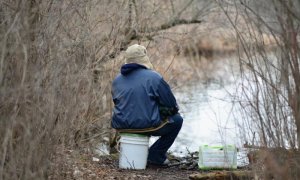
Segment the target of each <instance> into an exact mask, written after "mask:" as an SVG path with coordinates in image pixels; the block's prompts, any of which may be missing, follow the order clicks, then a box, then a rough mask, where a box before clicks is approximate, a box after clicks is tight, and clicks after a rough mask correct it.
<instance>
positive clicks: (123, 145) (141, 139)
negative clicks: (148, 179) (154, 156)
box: [119, 133, 149, 169]
mask: <svg viewBox="0 0 300 180" xmlns="http://www.w3.org/2000/svg"><path fill="white" fill-rule="evenodd" d="M148 148H149V137H148V136H145V135H140V134H127V133H126V134H125V133H122V134H121V139H120V157H119V167H120V168H122V169H145V168H146V165H147V157H148Z"/></svg>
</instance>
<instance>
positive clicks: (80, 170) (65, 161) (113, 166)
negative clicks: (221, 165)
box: [49, 149, 199, 180]
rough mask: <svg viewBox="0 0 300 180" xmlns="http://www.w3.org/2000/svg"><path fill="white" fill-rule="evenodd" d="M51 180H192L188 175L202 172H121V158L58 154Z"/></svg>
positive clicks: (70, 152) (153, 169) (72, 152)
mask: <svg viewBox="0 0 300 180" xmlns="http://www.w3.org/2000/svg"><path fill="white" fill-rule="evenodd" d="M52 159H53V163H52V165H51V173H50V174H49V179H76V180H77V179H78V180H85V179H92V180H94V179H101V180H102V179H104V180H106V179H107V180H110V179H116V180H136V179H143V180H153V179H163V180H174V179H189V175H191V174H194V173H197V172H199V170H196V169H193V170H184V169H181V168H179V166H174V167H169V168H158V167H147V168H146V170H127V169H119V168H118V157H116V156H101V157H95V156H93V154H92V153H90V152H83V151H82V152H80V151H76V150H66V149H65V150H58V151H57V154H56V155H55V156H54V157H53V158H52Z"/></svg>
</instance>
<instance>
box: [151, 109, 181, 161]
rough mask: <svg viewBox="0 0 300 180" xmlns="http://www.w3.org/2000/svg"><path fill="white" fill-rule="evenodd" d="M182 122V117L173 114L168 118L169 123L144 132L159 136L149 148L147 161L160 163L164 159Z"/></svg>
mask: <svg viewBox="0 0 300 180" xmlns="http://www.w3.org/2000/svg"><path fill="white" fill-rule="evenodd" d="M182 122H183V119H182V117H181V116H180V114H175V115H174V116H171V117H170V118H169V123H168V124H166V125H165V126H163V127H162V128H160V129H159V130H156V131H153V132H149V133H146V135H151V136H160V138H159V139H158V140H157V141H156V142H155V143H154V144H153V145H152V146H151V147H150V149H149V155H148V161H150V162H151V163H155V164H162V163H163V162H164V161H165V160H166V158H167V156H166V153H167V151H168V149H169V148H170V147H171V146H172V144H173V142H174V141H175V138H176V137H177V135H178V133H179V131H180V129H181V126H182Z"/></svg>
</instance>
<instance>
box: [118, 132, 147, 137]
mask: <svg viewBox="0 0 300 180" xmlns="http://www.w3.org/2000/svg"><path fill="white" fill-rule="evenodd" d="M120 136H129V137H148V136H147V135H144V134H132V133H120Z"/></svg>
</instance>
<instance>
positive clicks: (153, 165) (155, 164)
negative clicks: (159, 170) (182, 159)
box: [147, 159, 170, 167]
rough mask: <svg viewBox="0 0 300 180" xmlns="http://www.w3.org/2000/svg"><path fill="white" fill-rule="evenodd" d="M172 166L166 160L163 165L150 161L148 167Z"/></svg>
mask: <svg viewBox="0 0 300 180" xmlns="http://www.w3.org/2000/svg"><path fill="white" fill-rule="evenodd" d="M169 164H170V161H169V160H168V159H166V160H165V161H164V162H163V163H162V164H161V163H156V162H153V161H149V160H148V163H147V165H148V166H150V167H151V166H152V167H168V166H169Z"/></svg>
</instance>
